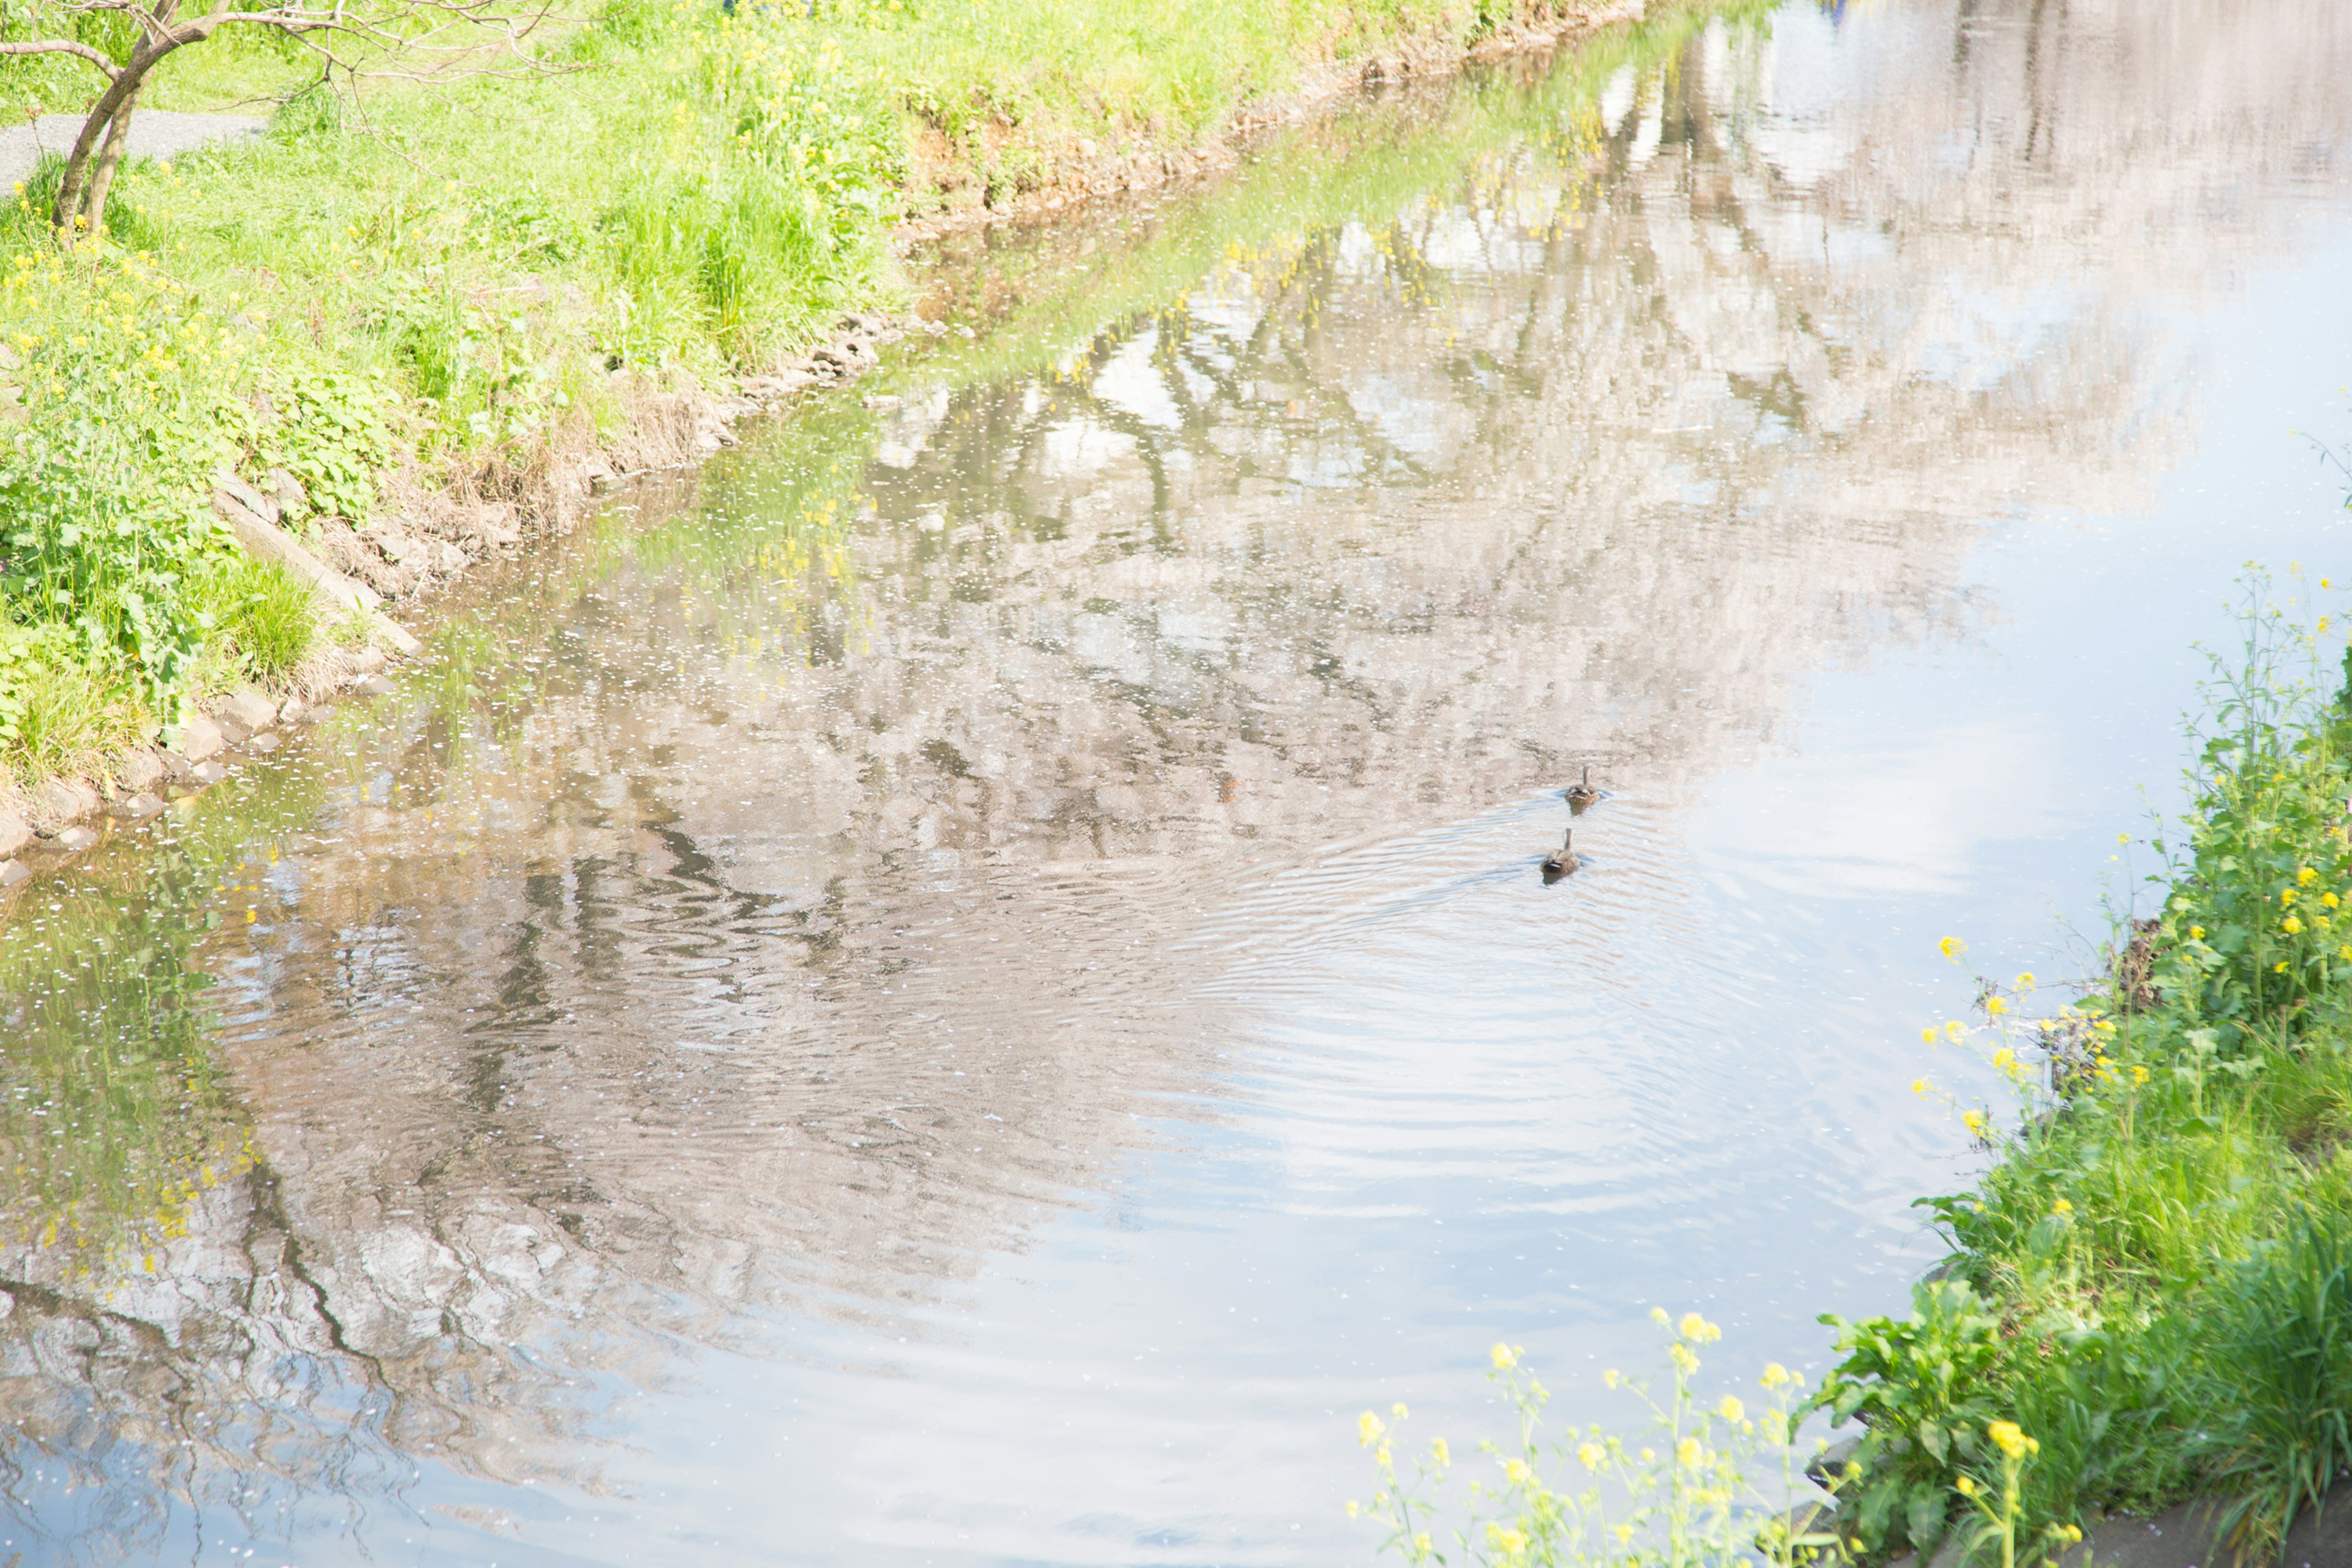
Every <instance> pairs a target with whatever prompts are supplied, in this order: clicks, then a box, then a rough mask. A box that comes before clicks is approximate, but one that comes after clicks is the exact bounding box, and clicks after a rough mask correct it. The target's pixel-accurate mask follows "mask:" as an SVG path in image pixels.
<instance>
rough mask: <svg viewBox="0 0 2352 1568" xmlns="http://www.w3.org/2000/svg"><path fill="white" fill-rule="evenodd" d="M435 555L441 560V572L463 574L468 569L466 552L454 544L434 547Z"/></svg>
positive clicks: (511, 541) (505, 541)
mask: <svg viewBox="0 0 2352 1568" xmlns="http://www.w3.org/2000/svg"><path fill="white" fill-rule="evenodd" d="M493 542H494V543H507V544H511V543H513V542H514V541H513V540H512V539H507V540H503V541H493ZM434 553H435V554H436V555H438V556H439V557H440V558H441V570H442V571H444V572H453V573H454V572H463V571H464V570H465V569H466V552H464V551H463V550H461V549H459V548H458V547H457V546H456V545H454V544H446V543H445V544H437V545H436V546H434Z"/></svg>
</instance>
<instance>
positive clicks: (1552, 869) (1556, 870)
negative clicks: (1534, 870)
mask: <svg viewBox="0 0 2352 1568" xmlns="http://www.w3.org/2000/svg"><path fill="white" fill-rule="evenodd" d="M1583 863H1584V862H1582V861H1581V860H1579V859H1578V858H1576V830H1575V829H1574V828H1570V829H1569V831H1568V836H1567V837H1565V838H1562V839H1561V840H1560V843H1559V848H1557V849H1555V850H1553V851H1552V852H1551V853H1550V854H1549V855H1547V856H1545V857H1544V863H1543V874H1544V880H1545V881H1547V882H1557V881H1559V879H1561V878H1562V877H1565V876H1567V875H1568V874H1569V873H1570V871H1573V870H1575V869H1576V868H1578V867H1579V866H1580V865H1582V864H1583Z"/></svg>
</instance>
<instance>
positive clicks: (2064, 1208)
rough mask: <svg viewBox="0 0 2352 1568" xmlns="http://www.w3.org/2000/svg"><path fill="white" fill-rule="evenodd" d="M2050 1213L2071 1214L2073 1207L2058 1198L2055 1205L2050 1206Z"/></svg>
mask: <svg viewBox="0 0 2352 1568" xmlns="http://www.w3.org/2000/svg"><path fill="white" fill-rule="evenodd" d="M2050 1212H2051V1213H2052V1214H2073V1213H2074V1205H2073V1204H2070V1203H2068V1202H2067V1201H2066V1200H2065V1199H2064V1198H2060V1199H2059V1200H2058V1201H2057V1202H2056V1203H2054V1204H2052V1205H2050Z"/></svg>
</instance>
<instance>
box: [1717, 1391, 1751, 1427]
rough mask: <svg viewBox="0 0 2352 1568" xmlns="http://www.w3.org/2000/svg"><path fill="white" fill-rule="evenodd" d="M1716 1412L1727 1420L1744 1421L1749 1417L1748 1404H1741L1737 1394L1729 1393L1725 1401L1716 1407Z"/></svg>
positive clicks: (1724, 1397) (1724, 1398)
mask: <svg viewBox="0 0 2352 1568" xmlns="http://www.w3.org/2000/svg"><path fill="white" fill-rule="evenodd" d="M1715 1413H1716V1414H1717V1415H1720V1416H1722V1417H1723V1418H1724V1419H1725V1420H1726V1421H1742V1420H1745V1419H1747V1416H1748V1406H1746V1405H1742V1404H1740V1403H1739V1400H1738V1396H1737V1395H1735V1394H1725V1395H1724V1396H1723V1403H1722V1404H1720V1405H1717V1406H1716V1407H1715Z"/></svg>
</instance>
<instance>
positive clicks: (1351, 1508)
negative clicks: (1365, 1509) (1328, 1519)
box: [1348, 1498, 1359, 1519]
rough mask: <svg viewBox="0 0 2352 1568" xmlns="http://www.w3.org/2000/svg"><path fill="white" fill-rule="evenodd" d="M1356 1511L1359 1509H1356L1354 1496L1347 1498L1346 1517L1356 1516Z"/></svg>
mask: <svg viewBox="0 0 2352 1568" xmlns="http://www.w3.org/2000/svg"><path fill="white" fill-rule="evenodd" d="M1358 1511H1359V1510H1357V1507H1356V1500H1355V1499H1354V1498H1349V1500H1348V1517H1349V1519H1353V1518H1355V1517H1356V1514H1357V1512H1358Z"/></svg>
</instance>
